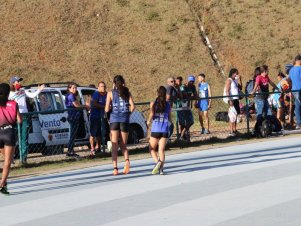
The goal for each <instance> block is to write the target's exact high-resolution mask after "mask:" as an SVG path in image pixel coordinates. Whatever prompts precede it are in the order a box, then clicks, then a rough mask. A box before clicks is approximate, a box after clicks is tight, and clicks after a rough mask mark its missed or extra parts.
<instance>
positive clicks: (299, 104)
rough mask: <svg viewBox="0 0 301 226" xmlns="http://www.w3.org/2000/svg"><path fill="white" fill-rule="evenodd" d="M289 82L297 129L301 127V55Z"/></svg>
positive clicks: (296, 59) (297, 57)
mask: <svg viewBox="0 0 301 226" xmlns="http://www.w3.org/2000/svg"><path fill="white" fill-rule="evenodd" d="M288 82H289V84H290V85H291V87H292V91H293V96H294V101H295V116H296V120H297V124H296V129H300V127H301V54H298V55H297V56H296V57H295V63H294V66H293V67H292V68H291V69H290V70H289V76H288Z"/></svg>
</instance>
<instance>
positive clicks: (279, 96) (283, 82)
mask: <svg viewBox="0 0 301 226" xmlns="http://www.w3.org/2000/svg"><path fill="white" fill-rule="evenodd" d="M277 80H278V84H277V87H278V89H279V90H282V91H288V90H289V84H288V82H287V79H286V76H285V74H283V73H282V72H281V71H279V72H278V75H277ZM271 96H272V98H273V102H274V103H275V104H274V107H276V109H277V119H278V121H279V122H280V123H281V126H282V129H284V126H285V115H284V107H285V105H284V98H285V94H284V93H274V94H272V95H271Z"/></svg>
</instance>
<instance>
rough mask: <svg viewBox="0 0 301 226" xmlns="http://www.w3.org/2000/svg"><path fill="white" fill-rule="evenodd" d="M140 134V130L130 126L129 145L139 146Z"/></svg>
mask: <svg viewBox="0 0 301 226" xmlns="http://www.w3.org/2000/svg"><path fill="white" fill-rule="evenodd" d="M138 133H139V132H138V128H136V127H134V126H130V129H129V137H128V144H138V143H139V135H138Z"/></svg>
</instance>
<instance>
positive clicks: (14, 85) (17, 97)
mask: <svg viewBox="0 0 301 226" xmlns="http://www.w3.org/2000/svg"><path fill="white" fill-rule="evenodd" d="M21 81H23V78H21V77H19V76H13V77H11V78H10V80H9V84H10V93H9V97H8V99H9V100H14V101H16V102H17V103H18V106H19V111H20V113H21V114H22V113H28V108H27V104H26V98H27V97H28V98H35V97H36V96H38V95H39V94H40V92H41V91H42V90H43V89H44V88H45V85H41V86H38V88H37V90H36V91H35V92H30V91H28V90H24V89H23V88H22V85H21ZM30 121H31V117H30V115H23V120H22V125H21V145H20V147H21V153H22V156H23V158H24V159H22V161H26V158H27V151H28V150H27V149H28V134H29V125H30Z"/></svg>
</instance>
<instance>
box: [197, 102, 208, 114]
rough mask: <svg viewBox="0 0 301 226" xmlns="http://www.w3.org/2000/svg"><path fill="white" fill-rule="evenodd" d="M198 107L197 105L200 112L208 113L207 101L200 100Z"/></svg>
mask: <svg viewBox="0 0 301 226" xmlns="http://www.w3.org/2000/svg"><path fill="white" fill-rule="evenodd" d="M198 105H199V110H200V111H208V109H209V101H208V100H200V101H199V104H198Z"/></svg>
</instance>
